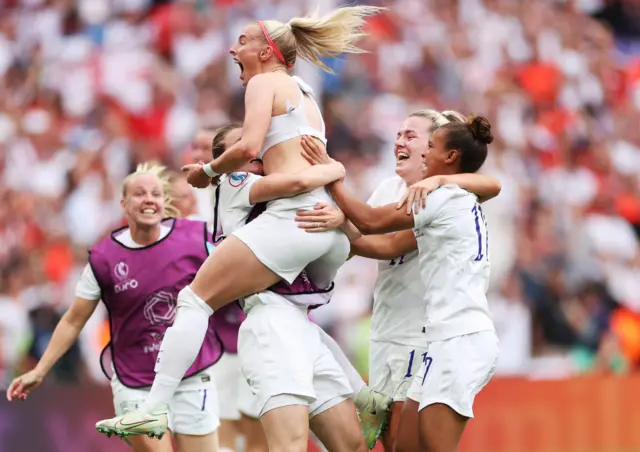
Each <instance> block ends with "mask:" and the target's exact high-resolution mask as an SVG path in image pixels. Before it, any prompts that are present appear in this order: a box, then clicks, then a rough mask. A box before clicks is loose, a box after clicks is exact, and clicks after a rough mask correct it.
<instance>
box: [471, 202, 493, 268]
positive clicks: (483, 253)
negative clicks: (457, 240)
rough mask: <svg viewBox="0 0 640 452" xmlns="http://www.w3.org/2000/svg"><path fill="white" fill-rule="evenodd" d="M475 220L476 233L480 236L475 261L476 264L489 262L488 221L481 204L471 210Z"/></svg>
mask: <svg viewBox="0 0 640 452" xmlns="http://www.w3.org/2000/svg"><path fill="white" fill-rule="evenodd" d="M471 212H473V217H474V219H475V227H476V233H477V234H478V254H477V256H476V258H475V259H474V260H475V261H476V262H479V261H482V260H489V234H488V233H487V220H486V218H485V216H484V212H483V211H482V207H481V206H480V204H477V203H476V205H475V206H473V209H471Z"/></svg>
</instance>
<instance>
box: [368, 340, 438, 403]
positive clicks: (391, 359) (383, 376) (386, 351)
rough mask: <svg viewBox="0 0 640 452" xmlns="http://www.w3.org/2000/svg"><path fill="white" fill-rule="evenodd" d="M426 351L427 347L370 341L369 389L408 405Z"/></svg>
mask: <svg viewBox="0 0 640 452" xmlns="http://www.w3.org/2000/svg"><path fill="white" fill-rule="evenodd" d="M425 352H426V348H424V347H415V346H411V345H400V344H395V343H393V342H380V341H370V342H369V387H370V388H371V389H373V390H374V391H378V392H381V393H382V394H384V395H386V396H389V397H391V398H392V399H393V401H394V402H404V401H405V400H407V391H408V390H409V387H410V386H411V382H412V381H413V377H414V376H415V375H416V374H417V373H418V371H419V370H420V366H421V365H422V361H423V354H424V353H425Z"/></svg>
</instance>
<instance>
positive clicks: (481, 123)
mask: <svg viewBox="0 0 640 452" xmlns="http://www.w3.org/2000/svg"><path fill="white" fill-rule="evenodd" d="M467 125H468V126H469V128H470V129H471V133H472V134H473V136H474V138H475V139H476V140H479V141H482V142H483V143H486V144H489V143H491V142H492V141H493V134H492V133H491V123H490V122H489V120H488V119H487V118H485V117H484V116H476V115H469V117H468V118H467Z"/></svg>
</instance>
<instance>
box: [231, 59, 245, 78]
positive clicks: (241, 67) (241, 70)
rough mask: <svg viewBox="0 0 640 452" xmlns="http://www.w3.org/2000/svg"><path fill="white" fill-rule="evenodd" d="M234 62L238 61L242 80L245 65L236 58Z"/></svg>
mask: <svg viewBox="0 0 640 452" xmlns="http://www.w3.org/2000/svg"><path fill="white" fill-rule="evenodd" d="M233 62H234V63H236V64H237V65H238V66H239V67H240V80H242V77H243V76H244V66H243V65H242V63H241V62H240V61H238V60H237V59H235V58H234V59H233Z"/></svg>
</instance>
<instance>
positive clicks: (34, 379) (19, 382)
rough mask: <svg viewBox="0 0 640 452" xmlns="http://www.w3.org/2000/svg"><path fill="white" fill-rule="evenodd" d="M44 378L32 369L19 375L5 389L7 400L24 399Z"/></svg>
mask: <svg viewBox="0 0 640 452" xmlns="http://www.w3.org/2000/svg"><path fill="white" fill-rule="evenodd" d="M43 380H44V375H42V374H40V373H38V372H36V371H35V369H34V370H31V371H29V372H27V373H26V374H22V375H20V376H19V377H18V378H16V379H14V380H13V381H12V382H11V384H10V385H9V389H7V400H8V401H9V402H12V401H13V400H14V399H15V400H26V399H27V396H28V395H29V393H30V392H31V391H33V390H34V389H35V388H37V387H38V386H40V383H42V381H43Z"/></svg>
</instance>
